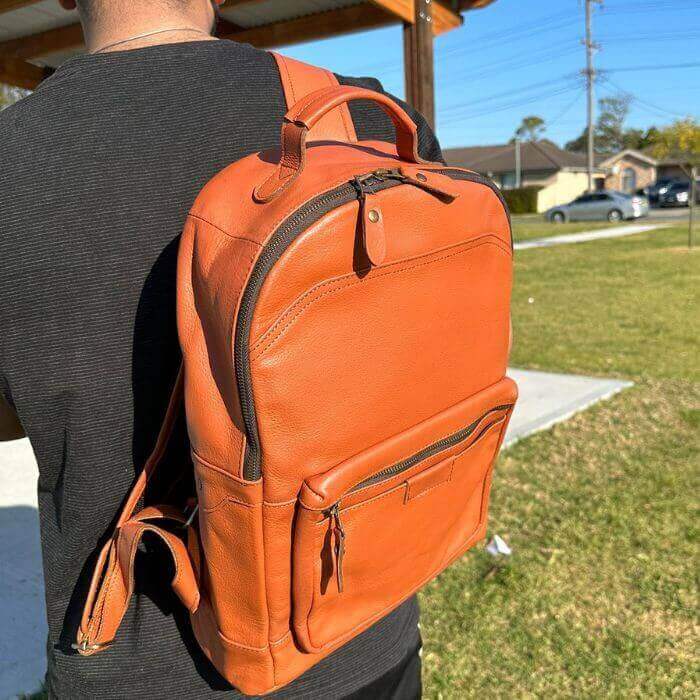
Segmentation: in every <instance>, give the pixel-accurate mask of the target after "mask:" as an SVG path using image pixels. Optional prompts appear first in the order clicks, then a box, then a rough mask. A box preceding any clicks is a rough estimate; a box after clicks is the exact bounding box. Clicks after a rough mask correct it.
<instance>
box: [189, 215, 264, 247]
mask: <svg viewBox="0 0 700 700" xmlns="http://www.w3.org/2000/svg"><path fill="white" fill-rule="evenodd" d="M187 216H188V217H189V218H191V219H197V220H198V221H201V222H202V223H205V224H208V225H209V226H211V227H212V228H214V229H216V230H217V231H219V232H220V233H223V234H224V236H228V237H229V238H235V239H236V240H238V241H247V242H248V243H252V244H253V245H256V246H258V248H262V243H260V242H258V241H254V240H253V239H252V238H246V237H245V236H236V235H234V234H233V233H229V232H228V231H226V230H225V229H223V228H221V226H217V225H216V224H214V223H212V222H211V221H209V220H208V219H205V218H204V217H203V216H200V215H199V214H193V213H192V212H190V213H189V214H188V215H187Z"/></svg>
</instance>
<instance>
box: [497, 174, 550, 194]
mask: <svg viewBox="0 0 700 700" xmlns="http://www.w3.org/2000/svg"><path fill="white" fill-rule="evenodd" d="M556 172H557V171H556V170H526V171H523V173H522V176H521V184H522V186H523V187H530V186H531V185H544V184H546V183H547V182H548V181H549V179H550V178H551V177H552V175H554V174H556ZM484 174H485V175H487V176H488V177H490V178H491V179H492V180H493V181H494V182H495V183H496V184H497V185H498V186H499V187H500V188H501V189H502V190H510V189H513V188H514V187H515V171H514V170H508V171H506V172H502V173H500V172H497V173H494V172H489V171H486V172H485V173H484Z"/></svg>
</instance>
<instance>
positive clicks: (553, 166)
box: [443, 140, 607, 211]
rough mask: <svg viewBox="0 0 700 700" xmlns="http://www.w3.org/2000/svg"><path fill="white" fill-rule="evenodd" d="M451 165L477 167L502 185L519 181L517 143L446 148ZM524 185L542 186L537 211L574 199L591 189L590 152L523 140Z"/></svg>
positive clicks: (601, 173) (598, 173)
mask: <svg viewBox="0 0 700 700" xmlns="http://www.w3.org/2000/svg"><path fill="white" fill-rule="evenodd" d="M443 154H444V156H445V160H446V161H447V163H448V164H449V165H458V166H460V167H464V168H469V169H470V170H476V171H477V172H479V173H482V174H483V175H487V176H488V177H490V178H491V179H493V180H494V181H495V182H496V184H497V185H498V186H499V187H501V188H502V189H511V188H513V187H515V184H516V158H517V156H516V145H515V144H514V143H507V144H502V145H494V146H468V147H465V148H449V149H446V150H445V151H443ZM520 172H521V186H523V187H530V186H535V187H538V188H540V189H539V192H538V195H537V211H545V210H546V209H549V208H550V207H553V206H556V205H558V204H564V203H565V202H570V201H571V200H572V199H574V198H575V197H578V195H580V194H582V193H583V192H585V191H586V190H587V189H588V171H587V168H586V155H585V154H582V153H572V152H570V151H565V150H563V149H561V148H559V147H558V146H557V145H556V144H554V143H552V142H551V141H547V140H543V141H525V142H523V143H521V144H520ZM593 175H594V178H595V179H596V181H597V185H598V186H600V185H603V183H604V181H605V177H606V175H607V170H606V169H605V168H603V167H600V165H597V166H596V169H595V171H594V173H593Z"/></svg>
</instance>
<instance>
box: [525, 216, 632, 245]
mask: <svg viewBox="0 0 700 700" xmlns="http://www.w3.org/2000/svg"><path fill="white" fill-rule="evenodd" d="M512 223H513V239H514V240H515V241H516V242H519V241H529V240H531V239H533V238H547V237H548V236H560V235H562V234H563V233H578V232H579V231H593V230H594V229H599V228H611V226H612V224H609V223H608V222H607V221H577V222H575V223H565V224H551V223H549V222H548V221H545V220H544V217H543V216H542V215H541V214H527V215H523V216H513V219H512ZM623 223H630V222H629V221H627V222H623ZM615 225H619V224H615Z"/></svg>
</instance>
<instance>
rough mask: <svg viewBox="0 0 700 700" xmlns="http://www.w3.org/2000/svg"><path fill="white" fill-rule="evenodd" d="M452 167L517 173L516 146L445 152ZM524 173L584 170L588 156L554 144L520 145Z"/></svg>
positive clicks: (457, 149)
mask: <svg viewBox="0 0 700 700" xmlns="http://www.w3.org/2000/svg"><path fill="white" fill-rule="evenodd" d="M443 155H444V156H445V160H446V161H447V162H448V163H449V164H450V165H460V166H463V167H466V168H471V169H472V170H478V171H479V172H490V173H503V172H512V171H513V170H514V169H515V144H514V143H506V144H498V145H494V146H467V147H465V148H449V149H446V150H445V151H443ZM520 163H521V168H522V171H523V172H527V171H535V170H537V171H542V170H552V171H558V170H565V169H566V170H585V169H586V167H587V160H586V154H585V153H572V152H571V151H565V150H563V149H561V148H559V146H557V145H556V144H554V143H552V142H551V141H547V140H543V141H525V142H522V143H521V144H520Z"/></svg>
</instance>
